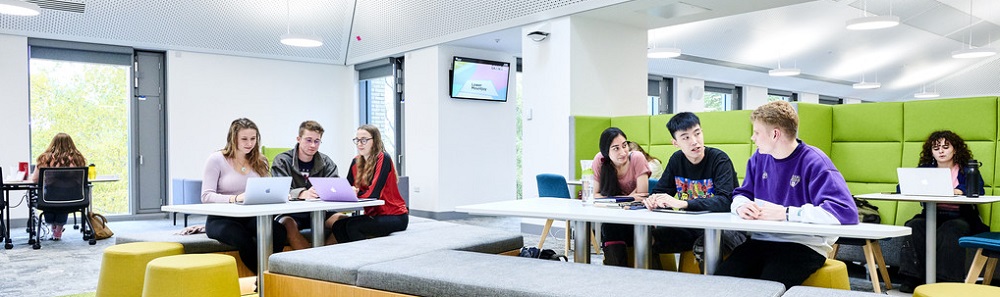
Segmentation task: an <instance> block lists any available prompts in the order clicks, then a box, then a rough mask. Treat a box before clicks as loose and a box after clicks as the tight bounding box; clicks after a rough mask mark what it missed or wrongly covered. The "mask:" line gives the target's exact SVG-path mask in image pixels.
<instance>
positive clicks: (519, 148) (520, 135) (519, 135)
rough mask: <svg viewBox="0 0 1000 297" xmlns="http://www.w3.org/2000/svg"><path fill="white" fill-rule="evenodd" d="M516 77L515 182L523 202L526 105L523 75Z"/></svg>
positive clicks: (519, 198) (518, 197)
mask: <svg viewBox="0 0 1000 297" xmlns="http://www.w3.org/2000/svg"><path fill="white" fill-rule="evenodd" d="M514 76H515V79H516V85H517V112H515V113H514V114H515V118H514V122H515V123H516V125H517V129H516V130H515V132H514V138H516V141H517V144H516V145H515V147H514V155H515V158H516V159H515V160H516V161H515V164H516V165H515V166H516V168H517V169H516V176H515V180H516V181H517V190H515V193H516V195H517V199H518V200H521V198H522V197H524V193H523V192H524V181H523V180H522V176H523V174H522V173H523V170H522V168H521V167H522V166H521V163H522V162H521V155H522V154H523V152H524V147H523V144H522V142H523V139H524V128H523V126H524V124H523V123H522V122H521V120H522V118H523V116H522V115H521V113H522V112H523V110H524V103H523V101H521V73H520V72H518V73H517V74H515V75H514Z"/></svg>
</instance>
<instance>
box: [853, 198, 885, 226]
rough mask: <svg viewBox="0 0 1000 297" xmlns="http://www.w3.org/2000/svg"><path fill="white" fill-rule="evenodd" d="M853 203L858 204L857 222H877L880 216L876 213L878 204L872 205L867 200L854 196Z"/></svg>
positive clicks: (880, 219)
mask: <svg viewBox="0 0 1000 297" xmlns="http://www.w3.org/2000/svg"><path fill="white" fill-rule="evenodd" d="M854 204H856V205H857V206H858V222H861V223H873V224H879V223H881V222H882V216H880V215H879V214H878V206H875V205H872V204H871V203H870V202H868V200H864V199H858V198H854Z"/></svg>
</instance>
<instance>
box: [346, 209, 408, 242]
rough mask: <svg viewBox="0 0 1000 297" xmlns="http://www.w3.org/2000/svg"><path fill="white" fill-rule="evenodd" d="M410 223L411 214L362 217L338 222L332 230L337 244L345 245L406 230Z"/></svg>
mask: <svg viewBox="0 0 1000 297" xmlns="http://www.w3.org/2000/svg"><path fill="white" fill-rule="evenodd" d="M409 221H410V215H409V214H401V215H395V216H374V217H370V216H365V215H361V216H353V217H347V218H343V219H340V220H337V222H335V223H333V228H331V229H333V236H334V237H335V238H337V243H345V242H352V241H358V240H363V239H368V238H373V237H382V236H386V235H389V234H390V233H392V232H396V231H403V230H406V225H407V224H408V223H409Z"/></svg>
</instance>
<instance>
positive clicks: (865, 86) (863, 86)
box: [852, 81, 882, 90]
mask: <svg viewBox="0 0 1000 297" xmlns="http://www.w3.org/2000/svg"><path fill="white" fill-rule="evenodd" d="M852 86H853V87H854V88H855V89H861V90H867V89H878V88H881V87H882V84H880V83H877V82H865V81H862V82H859V83H856V84H854V85H852Z"/></svg>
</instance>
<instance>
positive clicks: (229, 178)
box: [201, 118, 287, 271]
mask: <svg viewBox="0 0 1000 297" xmlns="http://www.w3.org/2000/svg"><path fill="white" fill-rule="evenodd" d="M259 144H260V132H258V129H257V124H254V122H253V121H250V120H249V119H246V118H239V119H236V120H234V121H233V122H232V124H230V125H229V133H228V134H227V135H226V147H225V148H223V149H222V150H221V151H217V152H214V153H212V154H211V155H209V156H208V161H206V162H205V177H204V179H202V184H201V202H202V203H238V202H242V201H243V191H244V190H246V187H247V179H248V178H251V177H264V176H268V175H269V174H268V172H267V160H266V159H265V158H264V156H263V155H262V154H261V153H260V145H259ZM272 227H273V228H272V231H271V232H273V233H272V234H273V236H274V250H273V252H275V253H277V252H281V251H282V250H283V249H284V248H285V245H286V243H285V239H286V238H287V235H286V234H285V227H284V226H281V225H280V224H272ZM205 233H206V234H207V235H208V237H209V238H212V239H215V240H218V241H219V242H222V243H225V244H228V245H231V246H233V247H236V249H237V250H238V251H239V253H240V259H241V260H243V264H246V266H247V268H249V269H250V271H257V218H256V217H248V218H234V217H221V216H208V218H207V219H206V220H205Z"/></svg>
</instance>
